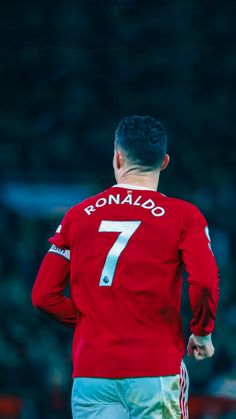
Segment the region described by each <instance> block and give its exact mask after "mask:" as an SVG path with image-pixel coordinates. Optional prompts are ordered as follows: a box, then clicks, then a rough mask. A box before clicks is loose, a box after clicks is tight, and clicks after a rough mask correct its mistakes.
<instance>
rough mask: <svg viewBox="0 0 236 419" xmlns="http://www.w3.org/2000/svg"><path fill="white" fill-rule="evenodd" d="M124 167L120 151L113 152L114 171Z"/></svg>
mask: <svg viewBox="0 0 236 419" xmlns="http://www.w3.org/2000/svg"><path fill="white" fill-rule="evenodd" d="M123 165H124V158H123V155H122V153H121V152H120V150H115V151H114V159H113V166H114V169H118V170H119V169H120V168H121V167H122V166H123Z"/></svg>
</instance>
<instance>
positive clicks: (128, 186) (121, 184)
mask: <svg viewBox="0 0 236 419" xmlns="http://www.w3.org/2000/svg"><path fill="white" fill-rule="evenodd" d="M112 187H113V188H126V189H137V190H147V191H155V192H156V190H155V189H151V188H146V187H145V186H139V185H129V184H128V183H117V185H113V186H112Z"/></svg>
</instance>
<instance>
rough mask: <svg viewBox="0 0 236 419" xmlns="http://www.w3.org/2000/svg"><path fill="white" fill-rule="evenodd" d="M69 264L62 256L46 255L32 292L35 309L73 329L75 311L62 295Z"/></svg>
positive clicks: (67, 277)
mask: <svg viewBox="0 0 236 419" xmlns="http://www.w3.org/2000/svg"><path fill="white" fill-rule="evenodd" d="M69 270H70V262H69V261H68V260H67V259H65V258H64V257H62V256H58V255H55V254H54V253H47V254H46V256H45V257H44V259H43V262H42V264H41V266H40V269H39V272H38V275H37V278H36V281H35V284H34V287H33V290H32V302H33V305H34V306H35V307H36V308H39V309H40V310H43V311H44V312H46V313H47V314H49V315H50V316H52V317H54V318H55V319H56V320H58V321H59V322H61V323H63V324H65V325H66V326H68V327H75V324H76V311H75V308H74V306H73V304H72V301H71V299H70V298H67V297H65V296H64V295H63V291H64V289H65V287H66V284H67V282H68V279H69Z"/></svg>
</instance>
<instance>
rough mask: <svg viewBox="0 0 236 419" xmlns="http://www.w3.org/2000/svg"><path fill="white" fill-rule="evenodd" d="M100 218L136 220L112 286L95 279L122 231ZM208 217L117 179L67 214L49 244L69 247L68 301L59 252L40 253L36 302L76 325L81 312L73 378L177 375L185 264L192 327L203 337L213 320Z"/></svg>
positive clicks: (181, 348) (213, 273) (214, 274)
mask: <svg viewBox="0 0 236 419" xmlns="http://www.w3.org/2000/svg"><path fill="white" fill-rule="evenodd" d="M111 195H112V196H113V198H112V197H110V198H109V196H111ZM114 201H116V202H120V203H119V204H118V203H115V202H114ZM122 202H123V203H122ZM134 203H135V205H134ZM142 205H144V206H142ZM153 205H154V206H155V208H156V207H160V208H158V209H156V210H155V209H153V208H152V207H153ZM145 206H146V207H150V209H148V208H145ZM162 209H163V210H162ZM86 211H87V212H86ZM152 211H154V212H152ZM155 214H156V215H161V214H163V215H161V216H155ZM104 220H106V221H109V220H110V221H115V222H116V221H141V224H140V225H139V227H138V228H137V230H136V231H135V232H134V234H133V235H132V237H130V239H129V241H128V243H127V245H126V246H125V248H124V249H123V251H122V253H120V256H119V258H118V260H117V265H116V269H115V274H114V279H113V283H112V285H111V286H99V281H100V277H101V274H102V270H103V267H104V264H105V261H106V258H107V255H108V254H109V252H110V250H111V248H112V246H113V245H114V244H115V245H116V250H117V240H118V237H119V235H120V232H101V231H100V232H99V228H100V226H101V222H102V221H104ZM206 225H207V223H206V220H205V218H204V217H203V216H202V215H201V213H200V212H199V210H198V209H197V208H196V207H195V206H193V205H191V204H189V203H187V202H185V201H182V200H178V199H174V198H168V197H165V196H163V195H162V194H160V193H158V192H155V191H150V190H131V189H126V188H121V187H115V188H110V189H108V190H107V191H104V192H103V193H101V194H99V195H97V196H95V197H92V198H89V199H88V200H85V201H84V202H82V203H80V204H78V205H77V206H75V207H73V208H72V209H71V210H69V211H68V212H67V214H66V215H65V217H64V219H63V221H62V227H61V230H60V232H58V233H56V234H55V235H54V237H52V238H51V239H50V242H51V243H53V244H54V245H55V246H58V247H62V248H65V249H70V252H71V261H70V292H71V297H72V300H73V305H72V303H71V301H69V300H66V299H63V298H64V297H63V296H62V290H63V287H64V286H65V282H66V279H65V278H66V275H67V274H68V270H69V267H68V265H69V262H67V261H66V259H65V260H64V259H63V258H62V257H61V256H58V255H50V254H49V255H48V256H46V259H45V260H44V262H43V265H42V267H41V272H39V276H38V279H37V282H36V286H35V289H34V298H35V299H37V295H41V297H40V304H39V305H40V306H41V308H42V309H44V310H46V311H47V312H48V313H51V314H52V315H53V316H54V317H56V318H57V319H58V320H59V321H62V322H64V323H66V324H71V325H73V324H74V323H75V322H76V317H77V325H76V329H75V334H74V340H73V366H74V370H73V377H76V376H88V377H111V378H113V377H137V376H162V375H171V374H177V373H179V371H180V362H181V359H182V357H183V354H184V349H185V345H184V336H183V328H182V320H181V316H180V313H179V310H180V297H181V283H182V266H183V262H184V264H185V266H186V269H187V271H188V273H189V285H190V286H189V295H190V302H191V306H192V310H193V319H192V321H191V331H192V332H193V333H194V334H196V335H200V336H201V335H206V334H208V333H211V332H212V330H213V327H214V318H215V312H216V306H217V301H218V272H217V267H216V264H215V260H214V257H213V254H212V252H211V250H210V248H209V240H208V238H207V235H206V234H205V231H204V228H205V227H206ZM49 258H50V260H51V261H52V264H51V267H50V266H49V265H50V260H49ZM55 260H58V265H57V264H56V263H55V262H54V261H55ZM112 263H114V258H113V262H112ZM48 271H49V272H48ZM57 299H58V305H57ZM73 307H75V311H76V313H75V312H74V311H73Z"/></svg>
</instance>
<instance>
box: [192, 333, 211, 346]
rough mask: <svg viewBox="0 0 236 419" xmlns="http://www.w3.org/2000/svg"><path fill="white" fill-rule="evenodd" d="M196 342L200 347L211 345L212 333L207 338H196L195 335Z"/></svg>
mask: <svg viewBox="0 0 236 419" xmlns="http://www.w3.org/2000/svg"><path fill="white" fill-rule="evenodd" d="M193 337H194V340H195V342H196V344H197V345H199V346H206V345H208V344H209V343H211V333H210V334H209V335H206V336H196V335H193Z"/></svg>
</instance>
